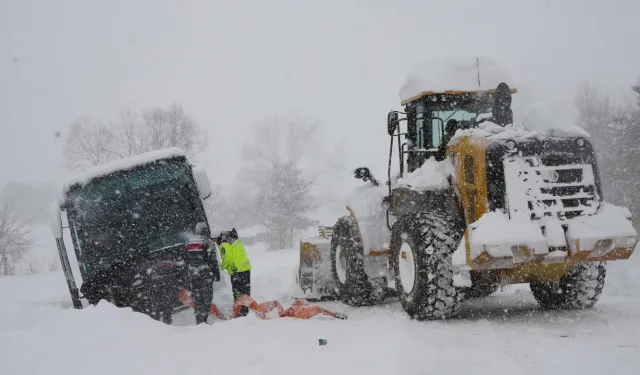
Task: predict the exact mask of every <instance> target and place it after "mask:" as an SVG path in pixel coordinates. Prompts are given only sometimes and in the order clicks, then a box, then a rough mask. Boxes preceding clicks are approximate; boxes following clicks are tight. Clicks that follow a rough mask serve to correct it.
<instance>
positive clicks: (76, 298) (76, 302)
mask: <svg viewBox="0 0 640 375" xmlns="http://www.w3.org/2000/svg"><path fill="white" fill-rule="evenodd" d="M56 247H57V248H58V256H59V257H60V264H61V265H62V271H63V272H64V278H65V279H66V280H67V287H68V288H69V294H70V295H71V301H72V302H73V307H74V308H76V309H81V308H82V302H81V301H80V293H79V292H78V287H77V286H76V280H75V279H74V278H73V272H72V271H71V264H70V263H69V257H68V256H67V249H66V248H65V246H64V240H63V239H62V238H56Z"/></svg>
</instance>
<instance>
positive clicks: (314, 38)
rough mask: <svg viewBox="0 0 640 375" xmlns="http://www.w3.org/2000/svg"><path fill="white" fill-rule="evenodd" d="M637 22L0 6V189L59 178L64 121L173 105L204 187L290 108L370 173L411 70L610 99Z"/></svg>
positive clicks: (540, 8) (484, 6)
mask: <svg viewBox="0 0 640 375" xmlns="http://www.w3.org/2000/svg"><path fill="white" fill-rule="evenodd" d="M639 23H640V1H638V0H627V1H625V0H608V1H592V0H555V1H544V0H537V1H524V0H523V1H518V0H504V1H491V0H483V1H475V0H469V1H454V0H449V1H427V0H422V1H400V0H395V1H379V0H376V1H350V0H339V1H320V2H319V1H313V2H311V1H303V0H298V1H280V0H270V1H260V0H254V1H229V0H226V1H213V0H206V1H190V0H178V1H173V0H147V1H141V0H121V1H116V0H110V1H90V0H73V1H72V0H56V1H47V0H41V1H32V0H0V127H1V132H0V186H3V185H4V184H5V183H7V182H9V181H22V182H29V183H38V182H54V183H58V182H61V181H62V180H63V179H64V178H65V177H66V176H67V175H66V173H67V172H65V170H64V168H63V167H62V165H63V162H64V161H63V157H62V145H63V138H64V136H65V135H66V132H67V130H68V127H69V124H70V123H71V122H72V121H73V120H74V119H76V118H77V117H79V116H82V115H90V116H94V117H99V118H103V119H108V118H111V117H115V115H116V114H117V113H118V110H119V108H120V107H121V106H123V105H127V106H133V107H149V106H166V105H168V104H170V103H172V102H174V101H177V102H179V103H181V104H182V105H183V106H184V107H185V109H186V110H187V112H188V113H190V114H191V115H192V116H193V117H194V118H195V120H196V121H197V122H198V123H199V124H200V125H202V126H203V127H205V128H207V129H208V130H209V133H210V138H211V139H212V143H211V145H210V150H209V152H208V154H207V155H204V158H203V161H205V162H207V163H208V166H209V170H210V172H211V173H215V176H217V177H216V178H218V177H223V178H225V176H228V177H231V175H230V174H231V173H232V172H233V168H234V167H235V165H236V163H234V162H233V158H235V157H236V155H237V153H236V152H237V150H239V149H240V145H241V144H242V141H243V136H245V134H246V132H244V129H246V128H247V127H248V126H249V125H250V124H251V123H252V122H253V121H256V120H258V119H259V118H260V117H262V116H264V115H268V114H271V113H277V112H281V111H284V112H286V111H290V110H293V111H298V112H300V111H301V112H304V113H308V114H309V115H311V116H313V117H314V118H319V119H321V120H322V121H323V122H324V124H325V125H326V128H327V130H330V131H331V132H333V133H334V135H333V136H334V137H335V139H346V140H350V143H351V144H352V145H353V148H351V149H350V150H348V152H347V155H346V159H345V163H346V164H347V165H348V166H356V165H359V164H368V165H369V166H370V167H372V169H373V170H374V171H376V172H378V173H380V174H384V173H385V171H386V159H387V151H386V150H387V145H388V139H387V135H386V128H385V122H386V113H387V111H388V110H390V109H399V99H398V90H399V88H400V86H401V85H402V83H403V79H404V77H405V74H406V72H407V71H408V70H409V69H410V68H411V67H412V66H413V65H415V64H416V63H418V62H420V61H421V60H423V59H425V58H427V57H429V56H432V55H442V54H460V53H462V54H465V55H483V56H487V57H490V58H492V59H493V60H495V61H498V62H499V63H501V64H502V65H503V66H505V67H506V68H507V69H508V70H509V71H510V72H511V75H512V76H513V78H514V79H515V80H516V81H518V82H523V83H526V84H527V85H530V86H531V87H534V88H536V89H537V90H539V91H540V92H544V93H546V94H547V95H548V96H550V97H559V98H564V99H567V98H568V99H569V100H571V99H572V95H573V93H574V91H575V89H576V87H577V86H578V85H579V84H580V83H582V82H584V81H587V80H589V81H591V82H593V83H595V84H597V85H599V86H601V87H603V88H605V89H606V90H609V91H611V92H613V93H620V92H622V91H624V90H626V89H627V87H628V86H629V85H630V84H631V83H632V82H634V81H635V80H636V79H638V78H639V77H640V39H638V35H640V27H639V26H638V24H639ZM56 131H61V132H62V135H63V137H62V138H55V137H54V132H56ZM214 179H215V178H214ZM214 182H218V181H214Z"/></svg>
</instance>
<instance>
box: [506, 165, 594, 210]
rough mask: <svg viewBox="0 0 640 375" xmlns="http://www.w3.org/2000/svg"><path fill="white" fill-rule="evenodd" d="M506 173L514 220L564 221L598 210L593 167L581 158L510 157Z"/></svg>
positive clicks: (509, 205)
mask: <svg viewBox="0 0 640 375" xmlns="http://www.w3.org/2000/svg"><path fill="white" fill-rule="evenodd" d="M504 171H505V180H506V193H507V205H508V210H509V214H510V216H511V217H520V218H528V219H530V220H539V219H542V218H544V217H557V218H558V219H560V220H563V219H571V218H573V217H576V216H579V215H590V214H594V213H595V212H596V210H597V209H598V201H599V199H598V196H597V189H596V185H595V176H594V169H593V166H592V165H591V164H586V163H583V162H582V161H581V160H578V159H576V160H571V159H566V158H563V159H559V158H550V157H546V158H545V157H542V158H540V157H509V158H506V159H505V160H504Z"/></svg>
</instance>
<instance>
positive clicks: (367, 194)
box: [347, 183, 389, 220]
mask: <svg viewBox="0 0 640 375" xmlns="http://www.w3.org/2000/svg"><path fill="white" fill-rule="evenodd" d="M387 195H389V189H388V187H387V186H384V185H380V186H373V184H371V183H367V185H365V186H359V187H357V188H356V189H354V190H353V192H351V193H350V194H349V195H348V196H347V207H349V209H350V210H351V211H353V213H354V214H355V215H356V217H357V218H358V220H359V219H360V218H361V217H362V218H365V217H370V216H378V215H380V214H381V213H384V209H383V207H382V199H383V198H384V197H386V196H387Z"/></svg>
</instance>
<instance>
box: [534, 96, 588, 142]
mask: <svg viewBox="0 0 640 375" xmlns="http://www.w3.org/2000/svg"><path fill="white" fill-rule="evenodd" d="M571 104H572V103H566V102H564V101H551V100H539V101H535V102H533V103H531V104H530V105H529V106H528V107H527V108H526V110H525V113H524V114H523V121H522V122H523V126H524V127H525V128H526V129H529V130H531V131H533V132H535V133H537V134H542V135H547V136H558V137H585V138H589V137H590V134H589V133H588V132H587V131H586V130H584V129H583V128H581V127H580V126H578V125H576V124H574V121H575V120H574V118H573V117H572V111H571V110H570V108H567V106H568V105H571Z"/></svg>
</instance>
